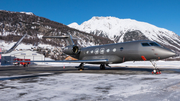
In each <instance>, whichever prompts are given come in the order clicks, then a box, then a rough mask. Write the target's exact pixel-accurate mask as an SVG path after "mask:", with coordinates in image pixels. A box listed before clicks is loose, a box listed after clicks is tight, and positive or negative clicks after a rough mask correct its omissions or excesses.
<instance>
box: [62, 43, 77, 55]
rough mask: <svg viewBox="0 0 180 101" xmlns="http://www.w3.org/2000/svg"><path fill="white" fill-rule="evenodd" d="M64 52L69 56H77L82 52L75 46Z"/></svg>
mask: <svg viewBox="0 0 180 101" xmlns="http://www.w3.org/2000/svg"><path fill="white" fill-rule="evenodd" d="M63 52H64V53H66V54H68V55H76V54H78V53H79V52H80V50H79V47H78V46H75V45H73V46H67V47H65V49H64V51H63Z"/></svg>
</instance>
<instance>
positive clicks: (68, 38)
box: [42, 34, 74, 46]
mask: <svg viewBox="0 0 180 101" xmlns="http://www.w3.org/2000/svg"><path fill="white" fill-rule="evenodd" d="M42 38H57V39H67V40H66V43H67V44H68V46H69V45H74V42H73V40H72V39H74V38H72V36H71V34H68V35H66V36H43V37H42Z"/></svg>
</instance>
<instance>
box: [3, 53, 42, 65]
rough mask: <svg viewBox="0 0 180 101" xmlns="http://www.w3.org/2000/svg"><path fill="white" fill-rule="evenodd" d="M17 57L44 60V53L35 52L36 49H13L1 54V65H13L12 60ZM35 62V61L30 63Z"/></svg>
mask: <svg viewBox="0 0 180 101" xmlns="http://www.w3.org/2000/svg"><path fill="white" fill-rule="evenodd" d="M15 58H19V59H30V60H31V61H33V60H41V61H42V60H45V57H44V55H42V54H39V53H37V52H36V51H13V52H11V53H8V54H2V56H1V65H13V60H14V59H15ZM31 64H35V63H31Z"/></svg>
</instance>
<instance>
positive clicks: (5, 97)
mask: <svg viewBox="0 0 180 101" xmlns="http://www.w3.org/2000/svg"><path fill="white" fill-rule="evenodd" d="M179 76H180V75H179V74H162V75H113V74H85V73H80V74H78V73H65V74H59V75H53V76H47V77H38V78H27V79H20V80H5V81H0V89H1V90H0V95H1V97H0V101H153V100H155V101H178V100H179V97H180V80H179Z"/></svg>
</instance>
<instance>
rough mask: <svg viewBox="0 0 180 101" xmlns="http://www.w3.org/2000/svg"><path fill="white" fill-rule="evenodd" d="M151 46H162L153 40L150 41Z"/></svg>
mask: <svg viewBox="0 0 180 101" xmlns="http://www.w3.org/2000/svg"><path fill="white" fill-rule="evenodd" d="M150 45H151V46H160V45H159V44H157V43H155V42H151V43H150Z"/></svg>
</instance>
